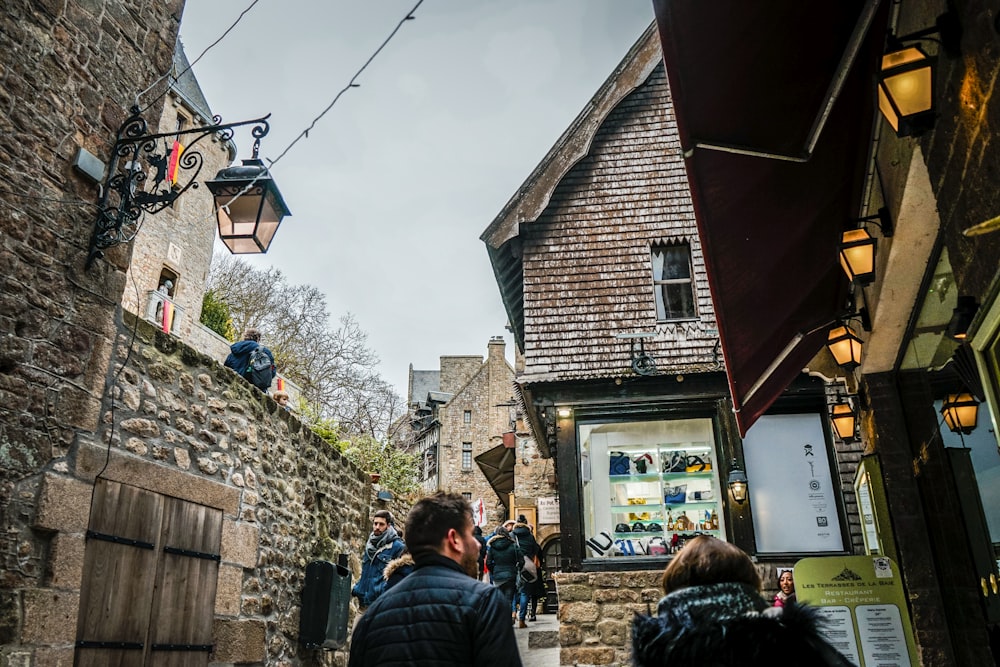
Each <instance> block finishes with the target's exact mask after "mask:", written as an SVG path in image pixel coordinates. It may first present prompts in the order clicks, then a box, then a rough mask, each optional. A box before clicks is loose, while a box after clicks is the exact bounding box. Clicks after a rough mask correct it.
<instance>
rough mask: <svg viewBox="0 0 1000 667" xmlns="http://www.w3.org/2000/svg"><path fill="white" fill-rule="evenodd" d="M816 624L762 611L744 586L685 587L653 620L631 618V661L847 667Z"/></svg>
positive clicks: (811, 617) (794, 611)
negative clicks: (633, 620) (632, 621)
mask: <svg viewBox="0 0 1000 667" xmlns="http://www.w3.org/2000/svg"><path fill="white" fill-rule="evenodd" d="M822 622H823V620H822V617H821V616H820V614H819V612H818V611H817V610H816V609H814V608H812V607H807V606H804V605H798V604H791V605H789V606H786V607H783V608H771V607H768V605H767V603H766V602H765V601H764V599H763V598H762V597H761V596H760V594H759V593H758V592H757V591H756V590H754V589H753V588H752V587H750V586H747V585H745V584H735V583H725V584H713V585H710V586H691V587H689V588H684V589H682V590H679V591H675V592H673V593H671V594H669V595H667V596H665V597H664V598H663V599H661V600H660V603H659V605H658V611H657V615H656V616H652V617H651V616H645V615H637V616H636V618H635V622H634V623H633V625H632V655H633V659H634V661H635V665H636V667H654V666H655V667H661V666H662V665H676V666H688V665H690V666H691V667H694V666H695V665H740V666H741V667H773V666H774V665H815V666H816V667H847V665H850V664H851V663H850V662H848V661H847V659H846V658H844V656H842V655H841V654H840V653H838V652H837V650H836V649H834V648H833V647H832V646H830V645H829V644H828V643H827V642H826V640H825V639H824V638H823V637H822V635H821V634H820V632H819V627H820V625H821V623H822Z"/></svg>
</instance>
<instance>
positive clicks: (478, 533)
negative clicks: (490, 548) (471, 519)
mask: <svg viewBox="0 0 1000 667" xmlns="http://www.w3.org/2000/svg"><path fill="white" fill-rule="evenodd" d="M472 534H473V535H474V536H475V538H476V541H477V542H479V562H478V566H479V577H478V579H479V580H480V581H482V580H483V572H484V568H485V566H486V538H485V537H483V529H482V528H480V527H479V526H476V527H475V528H473V529H472Z"/></svg>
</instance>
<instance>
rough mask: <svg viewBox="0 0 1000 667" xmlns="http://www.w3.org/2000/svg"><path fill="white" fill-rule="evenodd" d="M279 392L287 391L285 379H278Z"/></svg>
mask: <svg viewBox="0 0 1000 667" xmlns="http://www.w3.org/2000/svg"><path fill="white" fill-rule="evenodd" d="M278 391H285V378H278Z"/></svg>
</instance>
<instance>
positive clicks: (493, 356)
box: [488, 336, 507, 361]
mask: <svg viewBox="0 0 1000 667" xmlns="http://www.w3.org/2000/svg"><path fill="white" fill-rule="evenodd" d="M488 349H489V356H488V358H489V360H490V361H494V360H499V361H505V360H506V352H507V343H506V341H504V339H503V336H492V337H490V344H489V348H488Z"/></svg>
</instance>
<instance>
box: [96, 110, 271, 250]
mask: <svg viewBox="0 0 1000 667" xmlns="http://www.w3.org/2000/svg"><path fill="white" fill-rule="evenodd" d="M131 113H132V115H131V116H129V117H128V118H127V119H126V120H125V122H124V123H122V125H121V127H119V128H118V133H117V134H116V135H115V145H114V148H113V149H112V151H111V162H110V164H109V165H108V174H107V177H106V178H105V181H104V183H103V185H102V186H101V192H100V198H99V200H98V203H97V206H98V214H97V221H96V223H95V224H94V233H93V234H92V235H91V238H90V249H89V251H88V253H87V265H86V268H88V269H89V268H90V266H91V265H92V264H93V263H94V260H96V259H98V258H100V257H101V256H102V255H103V254H104V253H103V251H104V250H106V249H107V248H111V247H113V246H116V245H118V244H121V243H128V242H129V241H131V240H132V239H133V238H135V234H136V232H137V231H138V228H139V221H140V219H141V217H142V214H143V213H150V214H156V213H159V212H160V211H162V210H163V209H165V208H167V207H169V206H171V205H172V204H173V203H174V201H176V200H177V199H178V198H179V197H180V196H181V195H182V194H184V193H185V192H187V191H188V190H189V189H191V188H197V187H198V180H197V179H198V175H199V174H200V173H201V169H202V166H204V161H205V160H204V157H203V156H202V154H201V153H200V152H199V150H195V148H200V146H199V145H198V142H199V141H201V140H202V139H204V138H205V137H210V136H213V135H214V136H218V138H219V139H220V140H221V141H223V142H225V141H229V140H230V139H232V137H233V128H236V127H241V126H244V125H255V126H256V127H254V128H253V130H252V131H251V133H252V134H253V136H254V138H255V142H254V147H253V157H254V158H256V157H257V151H258V149H259V147H260V139H261V137H263V136H265V135H267V133H268V131H269V130H270V126H269V125H268V123H267V119H268V118H270V117H271V114H268V115H266V116H264V117H263V118H256V119H254V120H244V121H239V122H236V123H225V124H223V123H222V122H221V121H222V118H221V117H220V116H215V117H214V118H213V119H212V122H213V124H212V125H208V126H202V127H194V128H191V129H187V130H178V131H175V132H164V133H160V134H147V132H148V131H149V130H148V126H147V124H146V120H145V119H144V118H143V117H142V116H141V115H140V110H139V108H138V107H132V109H131ZM181 137H193V138H191V139H190V141H188V142H187V143H186V144H185V145H183V146H181V142H180V138H181ZM161 140H162V142H163V143H162V144H160V142H161ZM158 146H162V151H160V150H159V149H158ZM174 151H177V152H178V154H177V155H175V154H174ZM172 161H173V162H174V163H175V164H174V166H173V168H171V162H172Z"/></svg>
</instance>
